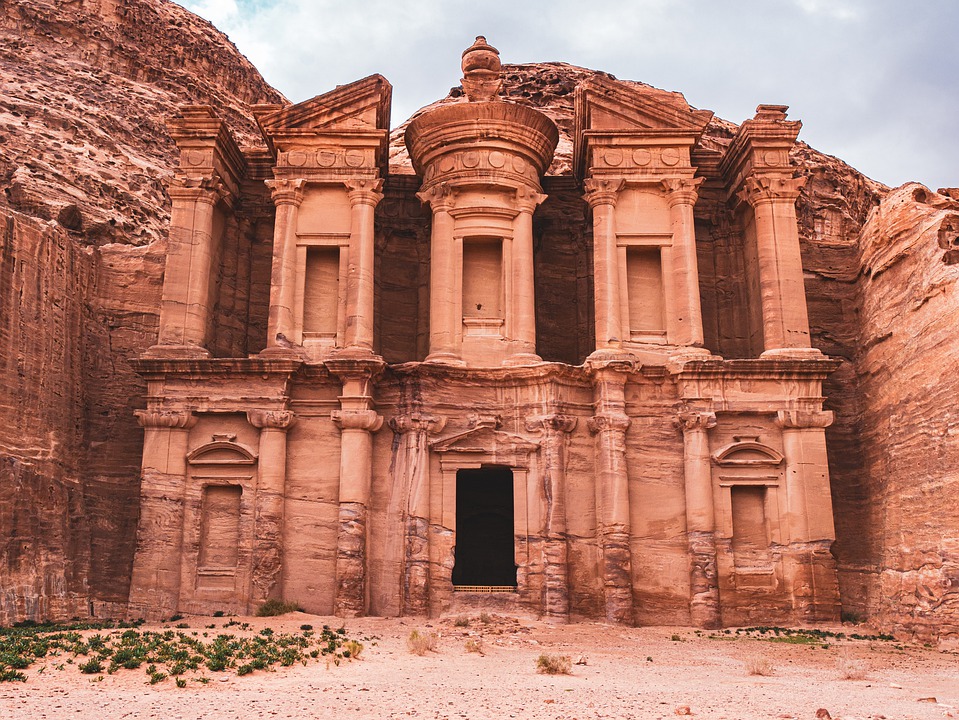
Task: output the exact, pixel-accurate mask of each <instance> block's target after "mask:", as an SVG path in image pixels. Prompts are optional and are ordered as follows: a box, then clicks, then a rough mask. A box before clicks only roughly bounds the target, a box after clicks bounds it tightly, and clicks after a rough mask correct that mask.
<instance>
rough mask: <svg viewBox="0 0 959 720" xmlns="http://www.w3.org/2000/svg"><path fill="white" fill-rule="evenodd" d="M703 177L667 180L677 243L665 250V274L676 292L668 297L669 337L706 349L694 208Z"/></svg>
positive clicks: (667, 330)
mask: <svg viewBox="0 0 959 720" xmlns="http://www.w3.org/2000/svg"><path fill="white" fill-rule="evenodd" d="M702 182H703V178H678V179H668V180H663V186H664V187H665V188H666V199H667V202H668V203H669V220H670V228H671V229H672V235H673V242H672V246H671V247H664V248H663V249H662V260H663V273H664V275H669V277H670V281H671V282H670V285H671V286H672V292H671V293H670V294H668V295H667V297H666V303H667V305H666V337H667V340H668V342H669V343H670V344H671V345H686V346H693V347H702V345H703V312H702V307H701V302H700V297H699V261H698V259H697V257H696V226H695V219H694V217H693V207H694V206H695V205H696V198H697V197H698V188H699V186H700V185H701V184H702Z"/></svg>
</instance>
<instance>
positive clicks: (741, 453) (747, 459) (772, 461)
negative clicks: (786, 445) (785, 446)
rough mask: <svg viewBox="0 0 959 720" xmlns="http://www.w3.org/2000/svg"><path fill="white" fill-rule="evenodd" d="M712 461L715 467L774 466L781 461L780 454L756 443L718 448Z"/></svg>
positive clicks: (742, 443)
mask: <svg viewBox="0 0 959 720" xmlns="http://www.w3.org/2000/svg"><path fill="white" fill-rule="evenodd" d="M713 460H714V461H715V462H716V464H717V465H722V466H727V467H735V466H740V467H743V466H747V467H748V466H755V465H760V466H762V465H765V466H775V465H779V464H780V463H782V461H783V456H782V453H780V452H779V451H777V450H775V449H773V448H771V447H769V446H768V445H763V444H762V443H760V442H756V441H741V442H734V443H732V444H730V445H726V446H725V447H723V448H720V449H719V450H718V451H717V452H716V454H715V455H713Z"/></svg>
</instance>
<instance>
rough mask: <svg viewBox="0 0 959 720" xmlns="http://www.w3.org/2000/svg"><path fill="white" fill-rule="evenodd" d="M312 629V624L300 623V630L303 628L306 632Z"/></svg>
mask: <svg viewBox="0 0 959 720" xmlns="http://www.w3.org/2000/svg"><path fill="white" fill-rule="evenodd" d="M312 629H313V626H312V625H300V630H303V631H304V632H306V631H307V630H312Z"/></svg>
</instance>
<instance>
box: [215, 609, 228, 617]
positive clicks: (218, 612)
mask: <svg viewBox="0 0 959 720" xmlns="http://www.w3.org/2000/svg"><path fill="white" fill-rule="evenodd" d="M224 615H226V613H225V612H223V611H222V610H217V611H216V612H215V613H213V617H223V616H224Z"/></svg>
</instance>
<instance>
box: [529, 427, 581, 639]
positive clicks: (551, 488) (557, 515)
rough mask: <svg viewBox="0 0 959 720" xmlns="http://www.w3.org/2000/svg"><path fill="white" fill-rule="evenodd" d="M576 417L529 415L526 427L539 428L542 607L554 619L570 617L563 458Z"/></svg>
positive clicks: (564, 459)
mask: <svg viewBox="0 0 959 720" xmlns="http://www.w3.org/2000/svg"><path fill="white" fill-rule="evenodd" d="M576 421H577V419H576V418H575V417H572V416H570V415H560V414H550V415H541V416H539V417H534V418H530V419H529V420H528V421H527V422H526V429H527V430H530V431H534V430H542V431H543V432H544V433H545V435H546V437H545V442H544V443H543V483H542V491H543V498H542V500H543V505H544V506H545V509H546V512H545V516H544V522H543V527H542V528H541V529H540V530H541V532H542V534H543V536H544V537H545V540H546V547H545V549H544V562H543V573H544V575H545V583H544V588H543V589H544V597H543V608H544V609H545V611H546V616H547V617H548V618H551V619H554V620H561V621H566V620H568V619H569V575H568V564H569V558H568V547H567V534H566V532H567V531H566V527H567V526H566V462H567V446H568V444H569V434H570V433H571V432H572V431H573V430H574V429H575V428H576Z"/></svg>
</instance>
